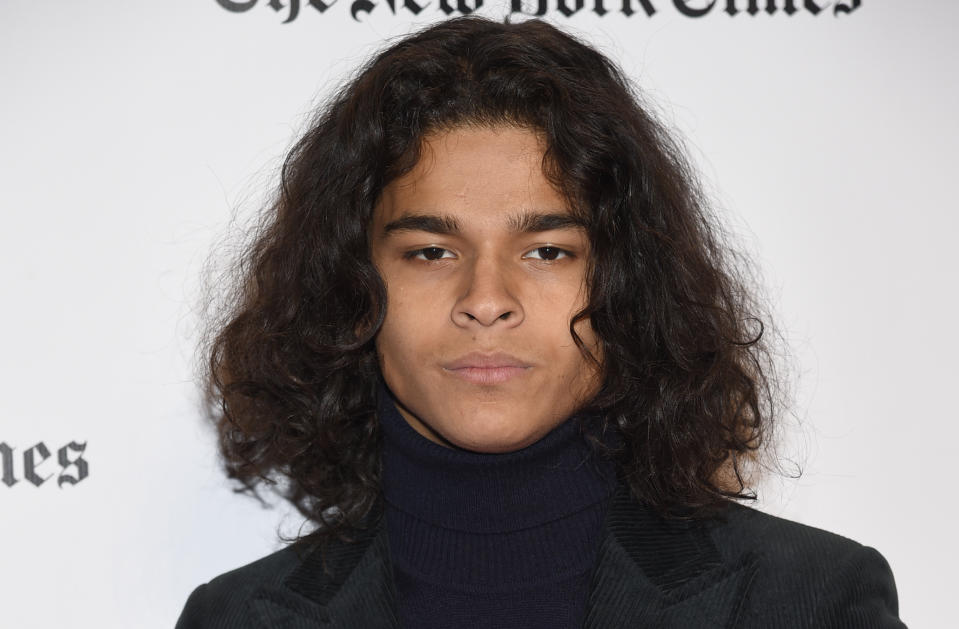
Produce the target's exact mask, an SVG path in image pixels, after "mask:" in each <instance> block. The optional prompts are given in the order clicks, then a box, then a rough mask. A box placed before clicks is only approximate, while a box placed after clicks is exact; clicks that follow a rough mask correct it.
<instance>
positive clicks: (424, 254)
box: [407, 247, 453, 260]
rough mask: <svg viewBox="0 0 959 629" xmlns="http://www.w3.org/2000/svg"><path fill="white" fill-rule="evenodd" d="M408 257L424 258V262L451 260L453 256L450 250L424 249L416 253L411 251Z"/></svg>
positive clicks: (438, 248) (439, 248) (440, 248)
mask: <svg viewBox="0 0 959 629" xmlns="http://www.w3.org/2000/svg"><path fill="white" fill-rule="evenodd" d="M407 257H410V258H422V259H424V260H441V259H443V258H451V257H453V254H452V253H451V252H450V250H449V249H443V248H442V247H424V248H422V249H417V250H416V251H411V252H410V253H408V254H407Z"/></svg>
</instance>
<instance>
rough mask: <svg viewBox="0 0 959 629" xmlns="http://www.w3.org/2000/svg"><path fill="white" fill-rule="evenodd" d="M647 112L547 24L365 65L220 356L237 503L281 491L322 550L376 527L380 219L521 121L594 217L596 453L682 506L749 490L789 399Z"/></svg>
mask: <svg viewBox="0 0 959 629" xmlns="http://www.w3.org/2000/svg"><path fill="white" fill-rule="evenodd" d="M641 103H642V101H641V99H640V97H639V96H638V94H637V92H636V91H635V90H634V88H633V87H632V86H631V85H630V83H629V81H628V80H627V79H626V78H625V77H624V75H623V73H622V72H621V70H619V69H618V68H617V67H616V66H615V65H614V64H613V63H612V62H611V61H610V60H609V59H607V58H606V57H605V56H603V55H602V54H601V53H599V52H597V51H596V50H595V49H593V48H592V47H590V46H589V45H587V44H585V43H583V42H581V41H579V40H578V39H576V38H574V37H572V36H570V35H568V34H566V33H563V32H562V31H560V30H558V29H556V28H555V27H553V26H550V25H548V24H546V23H544V22H541V21H537V20H530V21H526V22H523V23H519V24H510V23H498V22H494V21H490V20H486V19H481V18H476V17H464V18H457V19H453V20H449V21H445V22H441V23H439V24H436V25H434V26H431V27H428V28H426V29H424V30H421V31H420V32H418V33H415V34H413V35H411V36H408V37H406V38H404V39H401V40H399V41H397V42H396V43H394V44H392V45H390V46H389V47H388V48H386V49H385V50H383V51H382V52H380V53H379V54H377V55H376V56H375V57H373V58H372V59H371V60H370V61H369V62H368V63H367V64H366V65H365V66H364V67H363V68H361V69H360V71H359V72H358V73H357V74H356V75H355V76H354V77H353V78H352V80H350V81H349V82H348V83H347V84H346V85H345V86H344V87H343V88H341V89H340V90H339V91H338V92H337V93H336V94H335V95H334V96H333V97H332V98H331V99H329V100H328V101H327V103H326V105H325V106H324V107H322V108H321V109H320V110H319V111H318V112H317V113H316V115H315V118H314V119H313V120H312V122H311V124H310V126H309V129H308V131H306V132H305V133H304V134H303V136H302V137H301V138H300V139H299V141H298V142H297V143H296V144H295V145H294V147H293V148H292V150H291V151H290V153H289V155H288V156H287V158H286V160H285V162H284V164H283V168H282V176H281V184H280V186H279V189H278V191H277V193H276V195H275V200H274V201H273V203H272V204H271V205H270V207H269V209H268V212H267V213H266V214H265V215H264V216H263V221H262V224H261V226H260V228H259V230H258V231H257V232H256V236H255V239H254V241H253V242H252V244H251V245H250V246H249V247H248V248H247V249H246V250H245V253H244V255H243V257H242V259H241V260H240V262H239V264H238V266H237V267H236V269H235V275H234V279H235V282H234V284H233V294H232V299H231V302H230V303H231V306H230V308H229V311H228V312H227V313H226V314H225V315H223V313H221V318H220V319H218V320H217V321H218V322H219V323H217V324H216V325H215V326H211V327H212V329H211V330H210V332H209V333H208V337H207V338H208V341H207V342H206V343H205V344H204V346H203V351H202V353H203V355H204V356H205V357H206V359H205V364H206V367H205V368H204V369H205V371H204V374H205V375H204V377H205V378H206V382H205V384H206V392H207V395H208V398H207V399H208V402H209V406H208V408H209V411H210V414H211V416H212V419H213V421H214V422H215V424H216V426H217V429H218V436H219V445H220V449H221V453H222V456H223V459H224V461H225V467H226V470H227V473H228V475H229V476H230V477H231V478H233V479H236V480H238V481H239V482H240V484H241V485H240V489H241V490H244V491H250V492H251V493H253V494H254V495H257V488H258V487H259V486H260V485H261V484H263V483H266V484H268V485H271V486H272V487H273V489H274V490H275V491H277V492H278V493H279V494H280V495H281V496H283V497H284V498H285V499H287V500H289V501H290V502H291V503H292V504H293V505H295V506H296V508H297V509H298V510H299V511H300V512H301V513H302V514H303V515H304V516H306V517H307V518H308V519H309V520H310V521H312V522H313V523H315V524H316V525H317V527H316V530H315V531H314V532H313V533H311V536H320V537H324V536H330V535H338V536H349V534H350V532H351V531H354V532H355V530H356V529H357V528H358V527H361V526H362V524H363V521H364V518H365V517H366V516H367V515H368V513H369V512H370V510H371V507H372V506H373V505H374V504H375V503H376V502H377V498H378V495H379V491H380V474H381V466H380V455H379V453H380V430H379V427H378V423H377V417H376V412H375V409H376V394H377V387H378V379H379V371H378V363H377V358H376V353H375V348H374V338H375V337H376V334H377V331H378V329H379V328H380V325H381V324H382V322H383V320H384V317H385V313H386V308H387V301H386V290H385V287H384V285H383V282H382V281H381V279H380V277H379V275H378V274H377V271H376V269H375V268H374V266H373V264H372V262H371V259H370V245H369V240H368V233H367V231H368V228H369V225H370V221H371V216H372V212H373V208H374V205H375V204H376V203H377V201H378V197H379V195H380V193H381V191H382V190H383V188H384V186H386V185H387V184H388V183H389V182H390V181H392V180H393V179H394V178H396V177H398V176H399V175H401V174H403V173H405V172H408V171H409V169H410V168H412V166H413V165H414V164H415V163H416V161H417V159H418V157H419V152H420V149H421V143H422V140H423V137H424V135H425V134H427V133H430V132H434V131H438V130H443V129H450V128H455V127H456V126H458V125H489V126H492V125H503V124H506V125H515V126H520V127H523V128H528V129H531V130H535V131H536V132H538V133H540V134H542V136H543V137H545V139H546V145H547V151H546V156H545V158H544V172H545V173H546V175H547V177H548V178H549V180H550V181H551V182H552V183H553V184H554V185H555V186H556V187H557V189H558V190H559V191H561V192H562V193H563V194H564V195H565V196H566V198H567V199H568V200H569V202H570V205H571V207H575V208H579V209H580V210H581V211H582V212H583V213H584V214H585V215H586V217H587V223H588V227H587V231H588V235H589V239H590V248H591V251H592V252H593V254H592V255H593V259H592V260H591V263H590V268H589V272H588V275H589V277H588V288H589V294H588V304H587V306H586V307H585V308H584V309H583V310H582V311H581V312H580V313H578V314H577V315H576V316H575V317H574V318H573V321H571V322H570V332H571V334H573V337H574V338H577V337H576V335H575V332H574V331H573V324H574V323H575V322H576V321H578V320H582V319H586V318H588V319H589V321H590V322H591V324H592V327H593V329H594V330H595V332H596V334H597V335H598V337H599V339H600V341H601V343H602V348H603V356H604V364H603V370H602V373H603V382H602V386H601V389H600V391H599V393H598V394H597V396H596V397H595V399H593V400H592V401H591V402H590V403H589V410H590V411H591V413H590V415H596V416H599V417H601V419H600V420H599V421H600V422H602V423H603V425H602V426H599V430H600V431H605V432H606V433H607V435H613V436H614V437H615V439H603V440H602V441H599V440H597V441H596V442H595V447H596V448H597V449H598V450H599V451H601V452H602V455H603V456H606V457H609V458H610V459H612V460H613V461H614V462H615V464H616V466H617V469H618V470H619V473H620V475H621V477H622V478H623V479H625V481H626V482H627V483H628V484H629V486H630V488H631V490H632V492H633V493H634V495H635V496H637V497H638V498H640V499H642V500H644V501H646V502H647V503H649V504H650V505H652V506H653V507H655V508H657V509H659V510H661V511H663V512H666V513H671V512H678V511H682V512H683V513H702V512H704V511H707V510H709V508H710V507H713V506H716V505H719V504H721V503H723V502H725V501H727V500H728V499H729V498H748V497H751V496H753V493H752V491H751V489H750V475H749V474H747V473H746V472H747V471H748V470H749V469H751V467H750V466H751V463H752V462H754V461H757V460H759V457H758V456H757V455H758V453H759V452H761V450H760V446H761V445H763V444H764V443H765V442H766V441H768V436H769V434H770V429H771V427H772V426H773V419H774V415H777V414H778V408H779V406H780V405H779V404H778V398H777V391H779V390H780V389H779V387H778V386H777V384H778V383H777V379H776V378H775V377H774V370H775V369H774V368H775V364H774V361H773V360H772V359H771V356H772V352H771V351H770V345H769V342H768V341H769V339H768V336H769V335H768V334H766V335H765V337H766V338H764V334H763V324H762V323H761V320H762V317H760V316H759V314H761V313H759V310H760V306H761V304H760V303H759V301H758V300H756V299H754V294H755V292H756V291H755V287H754V286H752V285H751V284H752V282H751V281H750V278H751V275H750V271H749V267H748V265H747V264H745V263H744V258H743V257H742V256H740V255H739V254H736V253H735V252H734V251H733V249H732V248H731V247H730V246H728V244H727V242H726V241H727V237H726V235H725V232H724V230H723V229H722V228H721V226H720V225H719V223H718V222H717V221H716V220H715V218H714V217H713V215H712V214H711V213H710V212H709V211H708V209H707V207H706V203H705V202H704V198H703V195H702V194H701V192H700V190H699V186H698V184H697V178H696V176H695V175H694V173H693V171H692V170H691V168H690V167H689V165H688V163H687V161H686V159H685V158H684V156H683V153H682V151H681V150H680V149H679V147H678V145H677V143H676V141H675V140H674V139H673V138H672V137H671V135H670V134H669V133H667V132H666V130H665V129H664V128H663V126H662V125H661V124H660V123H658V122H657V121H656V120H655V119H654V117H653V116H652V115H651V113H650V112H649V110H648V108H646V107H644V106H643V105H642V104H641ZM764 316H765V315H764ZM580 348H581V350H582V351H585V348H584V347H583V346H582V345H580ZM611 443H615V444H617V445H616V446H615V447H613V446H610V445H609V444H611ZM304 537H306V536H304Z"/></svg>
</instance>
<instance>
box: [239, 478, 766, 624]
mask: <svg viewBox="0 0 959 629" xmlns="http://www.w3.org/2000/svg"><path fill="white" fill-rule="evenodd" d="M373 521H375V522H376V524H374V525H372V526H370V527H369V528H368V529H367V530H366V531H364V532H363V533H362V534H361V535H360V536H359V537H358V538H357V539H355V540H354V541H352V542H350V543H345V542H339V541H332V542H329V543H328V544H327V545H326V546H325V547H322V548H317V549H314V550H312V551H311V552H309V553H308V554H307V555H306V556H305V557H304V559H303V561H302V562H301V563H300V565H299V566H298V567H297V568H296V569H295V570H294V571H293V572H292V573H291V574H290V575H289V576H288V577H287V578H286V579H285V580H284V581H283V583H282V586H281V587H276V586H274V587H265V588H263V589H262V590H261V591H260V592H259V593H258V594H257V595H255V596H254V597H253V598H252V600H251V603H250V604H251V609H250V611H251V614H252V615H253V617H254V618H256V619H257V620H258V621H259V624H260V626H263V627H270V628H271V629H272V628H283V629H306V628H308V627H325V628H330V629H347V628H350V629H352V628H356V627H363V628H364V629H389V628H395V627H397V626H398V623H397V620H396V611H395V597H396V594H395V590H394V586H393V576H392V565H391V563H390V553H389V546H388V543H387V535H386V526H385V525H384V520H383V518H382V517H381V516H379V515H377V516H376V517H375V518H374V519H373ZM755 572H756V558H755V557H754V556H752V555H745V556H744V557H742V558H740V559H738V560H735V561H733V562H732V563H726V562H724V561H723V559H722V557H721V556H720V554H719V551H718V550H717V548H716V546H715V545H714V544H713V542H712V540H711V539H710V537H709V535H708V532H707V529H706V525H704V524H703V523H702V522H698V521H690V520H679V519H674V520H666V519H663V518H661V517H659V516H657V515H656V514H654V513H653V512H652V511H651V510H650V509H649V508H647V507H645V506H643V505H641V504H640V503H638V502H637V501H635V500H634V499H633V498H632V497H631V496H630V493H629V489H628V488H627V487H626V485H625V484H622V483H621V484H620V485H619V487H618V488H617V490H616V493H615V494H614V496H613V499H612V502H611V504H610V507H609V511H608V514H607V517H606V524H605V530H604V534H603V541H602V543H601V546H600V549H599V556H598V558H597V565H596V569H595V570H594V572H593V575H592V579H591V583H590V590H589V594H588V597H587V602H586V619H585V624H584V626H585V627H586V629H621V628H622V629H625V628H630V629H633V628H641V627H656V628H664V629H668V628H671V627H676V628H679V627H684V628H685V627H723V628H732V627H735V626H736V622H737V618H738V614H739V609H740V607H741V606H742V603H743V601H744V600H745V597H746V594H747V591H748V588H749V584H750V582H751V581H752V578H753V576H754V575H755Z"/></svg>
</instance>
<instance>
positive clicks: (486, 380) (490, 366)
mask: <svg viewBox="0 0 959 629" xmlns="http://www.w3.org/2000/svg"><path fill="white" fill-rule="evenodd" d="M442 367H443V370H444V371H445V372H447V373H449V374H450V375H452V376H455V377H457V378H460V379H462V380H465V381H467V382H470V383H472V384H482V385H491V384H502V383H504V382H508V381H510V380H512V379H513V378H517V377H519V376H521V375H523V374H525V373H527V372H528V371H529V370H530V368H532V365H531V364H530V363H528V362H526V361H524V360H521V359H519V358H517V357H515V356H512V355H510V354H505V353H502V352H498V353H494V354H483V353H480V352H472V353H469V354H466V355H465V356H462V357H460V358H457V359H456V360H454V361H451V362H449V363H446V364H444V365H442Z"/></svg>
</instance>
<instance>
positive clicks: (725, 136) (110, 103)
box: [0, 0, 959, 628]
mask: <svg viewBox="0 0 959 629" xmlns="http://www.w3.org/2000/svg"><path fill="white" fill-rule="evenodd" d="M468 13H478V14H481V15H484V16H489V17H494V18H499V19H502V18H505V17H506V16H510V19H512V20H522V19H528V18H530V17H540V18H542V19H546V20H549V21H550V22H552V23H554V24H556V25H558V26H560V27H563V28H565V29H566V30H568V31H569V32H572V33H574V34H576V35H578V36H580V37H582V38H584V39H586V40H588V41H590V42H592V43H593V44H595V45H596V46H597V47H599V48H600V49H601V50H602V51H603V52H605V53H606V54H608V55H609V56H610V57H612V58H613V59H615V60H616V61H617V62H618V63H620V64H621V66H622V67H623V68H624V69H625V71H626V73H627V74H628V75H629V76H630V77H631V78H632V79H633V80H634V81H635V82H636V84H637V86H638V87H639V88H640V90H641V91H642V93H643V95H644V97H645V99H646V100H647V102H648V103H650V105H651V106H652V107H653V108H654V109H655V111H656V114H657V115H658V116H659V117H660V118H661V119H662V120H663V121H664V122H665V123H666V125H667V127H668V128H670V129H672V130H673V131H674V132H675V133H676V134H678V135H679V136H681V137H682V138H683V141H684V142H685V145H686V147H687V149H688V151H689V154H690V158H691V160H692V161H693V162H694V163H695V165H696V166H697V168H698V169H699V171H700V173H701V174H702V177H703V181H704V184H705V186H706V190H707V193H708V195H709V197H710V198H711V199H712V202H713V205H714V206H715V207H716V208H717V212H718V213H719V214H720V216H721V217H722V219H723V221H724V222H725V224H726V225H728V226H729V229H730V230H731V231H732V232H733V233H735V234H736V242H737V243H738V244H739V245H740V246H741V248H743V249H745V250H746V251H747V252H748V253H749V255H751V256H752V258H753V259H754V260H755V261H756V263H757V265H758V268H759V270H760V272H761V275H762V281H763V283H764V286H765V289H766V292H767V294H768V296H769V299H770V301H771V303H772V305H773V308H774V309H775V311H776V313H777V315H778V321H777V324H778V327H779V329H780V330H781V331H782V333H783V334H784V336H785V337H786V339H787V341H788V344H789V354H788V356H784V357H783V359H784V361H786V362H787V363H788V365H789V366H790V367H789V369H790V373H791V374H792V376H791V382H792V388H793V397H794V400H795V402H794V405H793V408H792V413H791V415H790V416H789V417H787V418H786V421H785V423H784V425H783V431H782V442H781V445H780V448H779V449H780V452H781V453H782V456H783V457H784V459H785V460H786V461H787V464H786V466H785V467H786V469H787V470H789V469H797V468H801V469H802V471H803V474H802V476H801V477H800V478H798V479H794V478H789V477H788V476H781V475H779V476H777V475H770V477H769V478H768V479H767V480H766V482H765V484H764V485H763V486H762V487H761V491H760V498H761V499H760V502H759V507H760V508H762V509H764V510H767V511H769V512H772V513H776V514H780V515H783V516H785V517H788V518H791V519H796V520H799V521H802V522H805V523H808V524H812V525H815V526H818V527H821V528H826V529H829V530H833V531H836V532H838V533H841V534H843V535H846V536H848V537H852V538H854V539H856V540H858V541H861V542H863V543H865V544H869V545H871V546H875V547H877V548H879V549H880V550H881V551H882V552H883V554H884V555H885V556H886V557H887V559H888V560H889V562H890V564H891V565H892V567H893V570H894V572H895V574H896V577H897V581H898V584H899V592H900V602H901V609H902V615H903V618H904V620H906V622H908V623H910V624H911V625H915V626H922V627H947V626H950V622H949V621H950V619H949V618H948V616H946V610H945V606H944V605H943V601H945V600H949V597H950V596H951V595H952V592H951V587H950V584H951V572H952V569H953V566H954V565H956V563H957V562H959V556H957V553H956V550H955V547H956V546H955V544H954V543H953V542H952V537H951V536H952V535H953V532H952V529H953V526H952V523H951V518H950V517H948V516H950V515H952V514H951V510H952V509H953V506H952V502H953V500H952V498H953V497H954V495H955V489H954V482H953V480H952V475H953V474H954V473H955V472H954V460H955V457H954V451H955V444H956V441H957V439H959V429H957V427H956V425H957V420H959V414H957V410H956V404H955V401H954V395H953V394H954V392H955V388H956V382H959V367H957V361H956V356H957V355H959V333H957V331H956V321H957V320H959V312H957V310H959V308H957V306H959V298H957V297H956V289H955V286H956V275H957V270H959V255H957V253H956V249H957V247H956V245H955V243H954V239H955V238H956V234H957V233H959V212H957V201H956V193H955V190H954V187H953V181H954V179H955V171H956V170H957V169H959V158H957V152H956V146H957V145H959V129H957V126H959V125H957V117H956V112H957V111H959V88H957V86H956V77H957V76H959V39H957V38H956V36H955V33H956V25H957V24H959V6H957V4H956V3H952V2H945V1H938V0H924V1H921V2H908V3H907V2H893V1H891V0H861V1H860V0H508V1H504V0H498V1H491V0H303V1H301V0H269V1H266V0H245V1H241V0H168V1H166V2H121V1H120V0H90V1H88V2H63V1H57V0H53V1H36V0H4V1H3V2H0V51H2V54H0V93H2V98H0V112H2V115H0V182H2V185H0V211H2V222H0V262H2V264H0V278H2V283H0V286H2V303H3V308H2V310H0V330H2V336H3V349H2V353H0V382H2V387H3V390H2V391H3V393H2V395H0V510H2V517H0V626H2V627H10V628H29V627H59V626H70V627H76V628H81V627H83V628H85V627H91V628H92V627H98V628H99V627H171V626H172V625H173V624H174V622H175V619H176V618H177V615H178V614H179V612H180V609H181V607H182V605H183V603H184V601H185V600H186V597H187V595H188V594H189V592H190V591H191V590H192V589H193V588H194V587H195V586H196V585H198V584H199V583H202V582H205V581H207V580H209V579H210V578H212V577H213V576H215V575H217V574H219V573H221V572H223V571H225V570H228V569H231V568H234V567H237V566H240V565H242V564H245V563H247V562H249V561H252V560H254V559H256V558H258V557H260V556H262V555H264V554H267V553H269V552H272V551H273V550H276V549H277V548H279V547H280V546H281V544H280V542H279V541H278V538H277V533H278V532H280V533H285V534H293V533H295V532H296V531H297V530H298V528H299V527H300V526H301V525H302V521H301V520H300V519H299V517H298V516H296V514H295V513H293V512H292V511H291V510H290V509H289V508H288V507H286V506H284V505H283V504H278V503H277V501H275V500H271V499H270V498H269V497H268V496H267V497H266V501H265V503H260V502H257V501H255V500H252V499H250V498H249V497H246V496H243V495H238V494H236V493H234V492H233V488H232V486H231V485H230V483H229V482H227V480H226V479H225V477H224V475H223V474H222V472H221V471H220V463H219V460H218V458H217V454H216V450H215V447H214V436H213V434H212V431H211V429H210V428H209V427H208V426H207V425H206V424H205V422H204V419H203V417H204V415H203V412H202V409H201V407H200V395H199V392H198V390H197V386H196V384H195V363H196V361H197V358H196V356H195V348H196V345H197V343H198V342H199V333H200V322H201V320H202V317H203V315H204V312H203V309H204V308H205V303H206V302H205V301H204V294H205V291H206V289H207V288H209V287H212V288H213V290H214V291H215V289H216V287H217V283H218V276H217V274H216V269H218V268H222V264H223V260H225V259H227V258H229V256H230V255H231V254H232V253H234V252H235V250H236V248H237V247H239V246H241V245H242V243H243V238H244V235H245V233H246V231H247V230H248V229H249V227H250V226H251V225H252V224H253V223H254V222H255V217H256V214H257V211H258V210H259V209H260V208H261V207H262V206H263V204H264V203H265V202H266V201H267V199H268V198H269V196H270V194H271V193H272V192H273V189H274V186H275V184H276V181H277V175H278V169H279V167H280V164H281V162H282V159H283V157H284V155H285V153H286V151H287V150H288V149H289V147H290V146H291V144H292V143H293V142H294V141H295V139H296V138H297V137H298V134H300V133H301V132H302V131H303V130H304V129H305V125H306V123H307V119H308V118H309V116H310V115H311V113H312V111H314V109H315V107H316V106H318V105H319V104H320V103H322V102H323V101H324V98H325V97H326V96H327V95H328V94H330V93H331V92H332V91H333V90H334V89H336V87H337V86H338V85H340V84H341V82H342V81H343V80H344V78H345V77H347V76H348V75H349V74H350V72H351V71H352V70H353V69H354V68H356V66H357V65H358V64H360V63H362V62H363V61H364V60H365V59H367V58H368V57H369V56H370V54H372V53H373V52H374V51H376V50H378V49H379V48H380V47H381V46H382V45H383V44H384V43H385V42H388V41H390V40H391V39H394V38H396V37H399V36H402V35H404V34H407V33H409V32H411V31H412V30H415V29H417V28H419V27H421V26H423V25H425V24H428V23H430V22H434V21H437V20H441V19H445V18H447V17H451V16H457V15H463V14H468ZM211 252H215V253H214V254H213V256H212V257H211Z"/></svg>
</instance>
